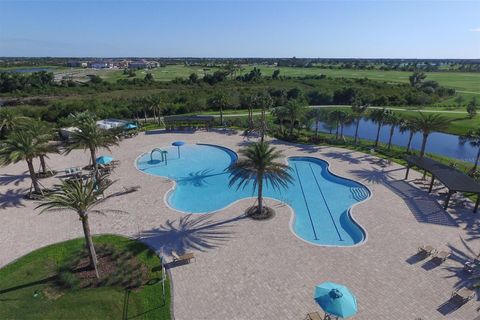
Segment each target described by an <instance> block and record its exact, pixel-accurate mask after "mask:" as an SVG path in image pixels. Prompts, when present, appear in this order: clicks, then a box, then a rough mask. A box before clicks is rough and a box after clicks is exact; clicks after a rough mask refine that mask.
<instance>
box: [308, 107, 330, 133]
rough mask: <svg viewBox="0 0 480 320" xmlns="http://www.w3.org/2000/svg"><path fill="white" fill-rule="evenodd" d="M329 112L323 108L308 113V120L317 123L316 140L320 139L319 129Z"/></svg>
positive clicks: (313, 109)
mask: <svg viewBox="0 0 480 320" xmlns="http://www.w3.org/2000/svg"><path fill="white" fill-rule="evenodd" d="M327 117H328V115H327V111H325V110H322V109H321V108H312V109H311V110H310V111H309V112H308V118H309V119H310V120H312V121H313V122H314V123H315V139H316V138H318V129H319V128H320V122H321V121H322V120H324V119H325V118H327Z"/></svg>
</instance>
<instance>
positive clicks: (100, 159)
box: [97, 156, 113, 164]
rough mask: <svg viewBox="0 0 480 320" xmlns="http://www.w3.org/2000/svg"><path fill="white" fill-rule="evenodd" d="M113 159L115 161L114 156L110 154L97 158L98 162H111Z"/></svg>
mask: <svg viewBox="0 0 480 320" xmlns="http://www.w3.org/2000/svg"><path fill="white" fill-rule="evenodd" d="M112 161H113V158H112V157H110V156H100V157H98V158H97V163H98V164H109V163H110V162H112Z"/></svg>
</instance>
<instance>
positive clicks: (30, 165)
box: [27, 160, 42, 194]
mask: <svg viewBox="0 0 480 320" xmlns="http://www.w3.org/2000/svg"><path fill="white" fill-rule="evenodd" d="M27 164H28V171H29V173H30V179H32V185H33V190H35V193H37V194H41V193H42V190H41V189H40V186H39V185H38V181H37V176H36V175H35V169H34V168H33V162H32V160H27Z"/></svg>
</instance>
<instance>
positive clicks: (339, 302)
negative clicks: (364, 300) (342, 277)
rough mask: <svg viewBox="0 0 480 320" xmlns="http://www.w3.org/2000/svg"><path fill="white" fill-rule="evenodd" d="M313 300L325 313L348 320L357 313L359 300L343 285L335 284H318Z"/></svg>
mask: <svg viewBox="0 0 480 320" xmlns="http://www.w3.org/2000/svg"><path fill="white" fill-rule="evenodd" d="M313 298H314V299H315V301H316V302H317V303H318V304H319V305H320V307H321V308H322V309H323V311H325V312H326V313H328V314H330V315H333V316H336V317H340V318H348V317H351V316H353V315H354V314H356V313H357V299H356V298H355V296H354V295H353V294H352V293H351V292H350V290H348V288H347V287H345V286H343V285H341V284H337V283H333V282H323V283H321V284H318V285H316V286H315V293H314V295H313Z"/></svg>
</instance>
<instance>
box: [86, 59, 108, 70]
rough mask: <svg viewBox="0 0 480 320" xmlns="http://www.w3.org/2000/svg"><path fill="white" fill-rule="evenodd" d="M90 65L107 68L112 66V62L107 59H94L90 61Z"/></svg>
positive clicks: (94, 67)
mask: <svg viewBox="0 0 480 320" xmlns="http://www.w3.org/2000/svg"><path fill="white" fill-rule="evenodd" d="M88 66H89V67H90V68H92V69H106V68H111V67H112V63H110V62H107V61H93V62H90V63H89V64H88Z"/></svg>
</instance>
